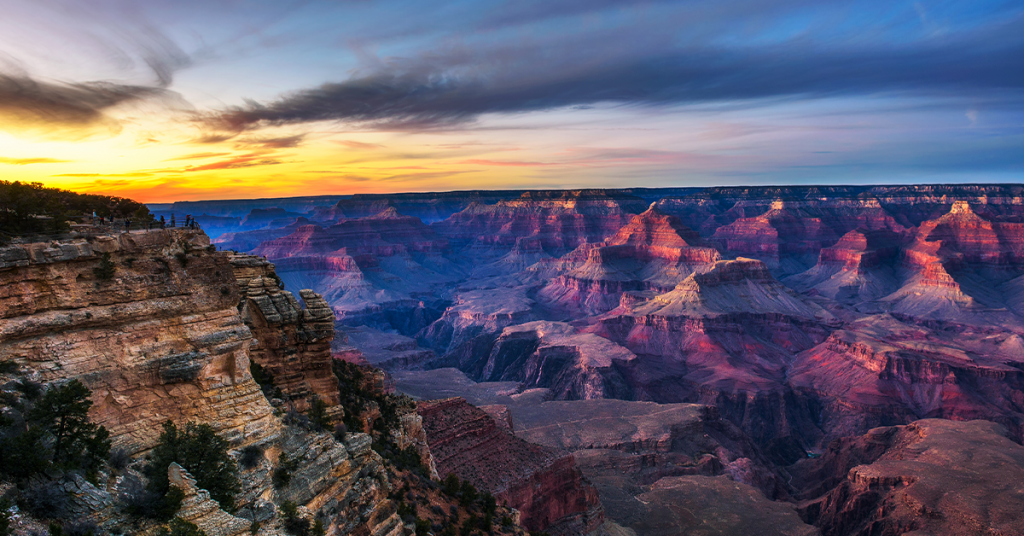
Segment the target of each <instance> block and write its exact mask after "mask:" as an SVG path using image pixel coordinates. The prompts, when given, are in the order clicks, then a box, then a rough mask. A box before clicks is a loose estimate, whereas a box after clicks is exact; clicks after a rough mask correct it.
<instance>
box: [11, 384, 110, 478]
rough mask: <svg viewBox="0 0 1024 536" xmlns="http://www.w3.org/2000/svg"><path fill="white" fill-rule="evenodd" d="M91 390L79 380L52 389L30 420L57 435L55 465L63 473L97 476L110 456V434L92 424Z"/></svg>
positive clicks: (54, 454) (54, 450)
mask: <svg viewBox="0 0 1024 536" xmlns="http://www.w3.org/2000/svg"><path fill="white" fill-rule="evenodd" d="M90 394H92V393H91V392H90V391H89V388H88V387H86V386H85V385H83V384H82V382H80V381H78V380H71V381H69V382H67V383H65V384H64V385H59V386H55V387H51V388H49V389H47V390H46V393H45V394H43V397H42V398H41V399H39V401H38V402H36V405H35V407H33V408H32V410H31V411H30V412H29V415H28V417H29V419H30V420H32V421H33V422H36V423H39V424H40V425H41V426H43V427H44V428H46V429H47V430H49V431H50V433H51V434H52V435H53V463H54V464H56V465H57V467H59V468H61V469H68V470H72V469H83V470H85V471H87V472H95V471H96V470H97V469H99V467H100V466H101V465H103V462H105V461H106V460H107V456H108V455H109V454H110V432H108V431H107V429H106V428H104V427H102V426H97V425H96V424H93V423H91V422H89V408H91V407H92V400H89V395H90Z"/></svg>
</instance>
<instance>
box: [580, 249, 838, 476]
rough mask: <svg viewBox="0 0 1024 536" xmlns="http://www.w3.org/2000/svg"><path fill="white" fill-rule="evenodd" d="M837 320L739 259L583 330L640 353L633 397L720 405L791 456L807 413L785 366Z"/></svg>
mask: <svg viewBox="0 0 1024 536" xmlns="http://www.w3.org/2000/svg"><path fill="white" fill-rule="evenodd" d="M836 322H837V320H836V319H835V318H834V317H833V316H832V315H831V314H829V313H828V312H827V311H825V310H824V309H822V308H820V307H818V306H817V305H814V304H812V303H809V302H806V301H803V300H801V299H800V298H798V297H797V296H796V295H795V293H793V292H792V291H790V290H788V289H786V288H785V287H783V286H782V285H781V284H780V283H778V282H777V281H775V279H774V278H772V276H771V274H770V273H769V272H768V269H767V267H766V266H765V264H764V263H763V262H761V261H756V260H751V259H739V260H735V261H719V262H717V263H715V265H714V266H713V267H712V268H711V269H710V270H709V271H707V272H702V273H700V272H699V273H694V274H692V275H690V276H689V277H688V278H687V279H686V280H684V281H683V282H682V283H680V284H679V285H677V286H676V288H675V289H674V290H672V291H671V292H668V293H665V294H662V295H659V296H656V297H654V298H652V299H650V300H647V301H644V302H640V303H639V304H637V305H635V306H632V307H622V308H619V309H616V310H614V311H611V312H609V313H607V314H605V315H603V316H601V317H600V319H599V321H598V323H597V324H596V325H594V326H592V327H591V328H589V330H591V331H593V332H594V333H596V334H597V335H601V336H603V337H606V338H609V339H611V340H612V341H615V342H617V343H619V344H621V345H623V346H625V347H626V348H628V349H629V350H631V351H632V352H633V353H635V354H636V355H638V356H642V359H639V360H637V364H636V366H635V368H634V369H633V370H631V371H630V376H631V378H632V380H631V384H632V385H633V389H634V392H635V394H634V396H636V397H637V398H640V397H641V396H642V397H643V398H647V399H651V400H657V401H660V402H700V403H705V404H712V405H717V406H718V407H719V409H720V410H721V411H722V414H723V416H725V417H727V418H728V419H730V420H731V421H733V422H734V423H736V424H738V425H739V426H740V427H741V428H743V429H744V430H745V431H746V432H748V433H749V434H750V435H751V436H752V437H754V438H755V439H756V440H757V441H759V442H762V444H768V443H770V442H771V441H779V440H783V439H784V438H789V439H785V440H784V441H783V444H782V445H781V446H780V447H779V448H780V449H782V452H785V456H786V457H790V456H792V455H793V453H794V452H795V451H794V450H793V447H792V445H793V442H794V441H795V442H796V443H800V442H801V440H798V439H795V438H796V437H798V436H799V435H800V432H801V431H802V430H803V429H804V428H805V427H807V423H806V422H804V420H803V419H807V418H809V417H808V415H806V414H802V413H801V412H802V411H804V410H803V409H802V408H800V407H791V402H789V401H787V400H786V398H787V396H788V394H787V388H786V386H785V380H786V369H787V367H788V364H789V363H790V361H791V360H792V358H793V354H794V353H796V352H799V351H801V350H805V349H808V348H811V347H813V346H814V345H816V344H818V343H820V342H821V341H822V340H824V339H825V338H826V337H827V335H828V333H829V331H831V329H832V327H833V326H835V324H836ZM769 450H773V449H769Z"/></svg>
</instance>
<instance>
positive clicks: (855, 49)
mask: <svg viewBox="0 0 1024 536" xmlns="http://www.w3.org/2000/svg"><path fill="white" fill-rule="evenodd" d="M577 37H578V36H577ZM603 38H604V37H603V36H602V35H599V34H595V35H593V36H588V37H587V39H585V40H582V41H580V40H576V41H572V40H570V39H568V38H567V39H565V40H563V41H561V42H557V41H556V42H551V41H549V42H545V43H539V44H535V45H533V46H528V45H517V46H492V47H488V48H484V49H482V50H474V49H471V48H470V47H463V48H452V49H449V50H444V51H441V52H435V53H433V54H429V55H423V56H420V57H417V58H409V59H391V60H389V61H387V62H383V63H382V66H379V67H378V68H377V69H376V70H375V71H374V72H371V73H369V74H365V75H363V76H360V77H356V78H352V79H349V80H347V81H344V82H338V83H327V84H323V85H321V86H319V87H316V88H312V89H306V90H301V91H297V92H293V93H291V94H287V95H284V96H283V97H282V98H280V99H279V100H276V101H273V102H270V103H266V104H257V103H249V104H248V105H247V106H244V107H235V108H231V109H228V110H225V111H222V112H220V113H217V114H214V115H211V116H208V117H205V118H203V122H205V123H206V124H207V126H210V127H213V128H214V129H216V130H217V131H220V132H235V133H237V132H242V131H245V130H248V129H252V128H258V127H261V126H269V125H285V124H294V123H305V122H313V121H325V120H328V121H329V120H337V121H345V122H353V123H368V124H369V125H370V126H373V127H377V128H404V129H425V128H445V127H449V126H452V125H456V124H459V123H463V122H466V121H470V120H473V119H475V118H476V117H478V116H479V115H481V114H485V113H515V112H529V111H536V110H545V109H553V108H560V107H566V106H581V105H591V104H595V103H601V102H609V103H617V104H626V105H674V104H692V103H708V102H736V101H758V100H763V99H813V98H822V97H831V96H842V95H871V94H879V93H887V92H900V93H909V94H917V95H928V96H956V97H991V96H992V95H1004V96H1005V95H1009V96H1010V97H1009V98H1010V99H1011V100H1017V101H1019V100H1022V99H1019V98H1017V97H1013V95H1014V94H1018V95H1019V92H1020V90H1021V89H1024V18H1022V17H1020V16H1018V17H1016V18H1012V19H1010V20H1009V21H1007V22H1002V23H998V24H997V25H990V26H988V27H984V28H978V29H975V30H973V31H967V32H962V33H959V34H955V35H952V36H944V37H941V38H934V39H920V40H916V41H915V40H908V42H904V43H895V44H894V43H886V44H871V43H870V42H865V41H856V40H844V41H841V42H837V43H831V42H829V41H827V40H825V41H822V40H812V39H809V38H794V39H790V40H785V41H782V42H780V43H777V44H772V45H765V46H752V45H748V46H743V47H732V48H726V47H723V46H711V45H700V46H687V47H680V46H678V45H674V44H672V40H671V39H670V38H669V37H667V36H665V35H657V34H656V35H654V36H648V37H643V36H634V35H629V34H621V33H620V34H618V36H617V38H616V39H615V40H614V42H611V43H607V42H602V39H603ZM634 41H635V43H636V46H630V45H629V43H632V42H634ZM652 50H655V51H660V52H653V53H652V52H651V51H652ZM1019 104H1020V102H1017V103H1016V105H1019Z"/></svg>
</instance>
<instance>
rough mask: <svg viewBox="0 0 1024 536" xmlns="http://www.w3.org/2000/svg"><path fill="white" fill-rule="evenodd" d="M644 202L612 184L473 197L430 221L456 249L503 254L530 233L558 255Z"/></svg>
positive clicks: (601, 234)
mask: <svg viewBox="0 0 1024 536" xmlns="http://www.w3.org/2000/svg"><path fill="white" fill-rule="evenodd" d="M644 208H646V204H645V203H644V201H643V200H642V199H640V198H638V197H634V196H631V195H626V194H622V193H618V192H615V191H610V190H576V191H539V192H525V193H523V194H522V196H521V197H519V198H518V199H513V200H508V201H499V202H497V203H495V204H493V205H483V204H479V203H474V204H472V205H470V206H468V207H466V209H465V210H462V211H461V212H458V213H456V214H452V215H451V217H449V218H447V219H446V220H444V221H440V222H437V223H434V224H433V225H431V227H433V228H434V229H436V230H437V232H438V233H439V234H441V235H442V236H445V237H446V238H448V239H449V241H450V242H451V244H452V246H453V247H455V248H456V249H465V248H469V249H470V250H472V251H474V252H476V253H477V254H479V255H484V256H500V255H504V254H505V253H507V252H508V251H509V250H511V249H512V248H513V247H514V246H515V245H516V241H517V240H518V239H519V238H521V237H531V238H535V239H537V240H539V243H540V247H541V248H542V249H543V250H544V251H545V252H547V253H548V254H550V255H554V256H558V255H562V254H564V253H566V252H568V251H570V250H572V249H574V248H576V247H579V246H580V245H581V244H584V243H588V242H600V241H601V240H604V239H605V238H606V237H608V236H610V235H612V234H614V233H615V232H616V231H618V230H619V228H621V227H622V226H623V225H625V224H626V223H628V222H629V220H630V219H631V217H632V215H633V214H637V213H639V212H642V211H643V210H644Z"/></svg>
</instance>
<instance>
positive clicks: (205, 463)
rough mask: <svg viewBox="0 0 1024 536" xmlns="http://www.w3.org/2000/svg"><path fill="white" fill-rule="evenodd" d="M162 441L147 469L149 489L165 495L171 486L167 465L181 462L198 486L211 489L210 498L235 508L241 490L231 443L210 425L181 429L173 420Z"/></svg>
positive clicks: (226, 508) (168, 422)
mask: <svg viewBox="0 0 1024 536" xmlns="http://www.w3.org/2000/svg"><path fill="white" fill-rule="evenodd" d="M163 426H164V431H163V433H162V434H160V441H159V443H158V444H157V446H156V447H155V448H154V449H153V451H152V453H151V454H150V456H149V462H148V463H147V464H146V466H145V468H144V473H145V475H146V478H147V479H148V480H149V488H150V489H151V490H152V491H154V492H157V493H159V494H161V495H166V494H167V492H168V491H169V490H170V489H171V486H170V482H169V481H168V479H167V467H168V466H169V465H170V464H171V462H177V463H178V465H180V466H181V467H182V468H184V469H185V470H186V471H188V472H189V473H190V474H191V475H192V476H193V477H194V478H195V479H196V486H198V487H199V488H201V489H205V490H206V491H208V492H210V498H211V499H213V500H215V501H217V502H218V503H220V506H221V508H223V509H224V510H226V511H228V512H232V511H234V509H235V495H236V494H237V493H238V492H239V490H240V489H241V485H240V484H239V482H238V467H237V466H236V465H235V460H234V459H232V458H231V456H230V455H229V454H228V446H229V445H228V442H227V441H225V440H224V438H222V437H220V436H218V435H217V433H216V432H214V430H213V428H212V427H211V426H210V425H208V424H196V423H192V422H190V423H186V424H185V426H184V428H183V429H181V430H179V429H178V428H177V427H176V426H174V424H173V423H172V422H171V421H167V422H165V423H164V425H163Z"/></svg>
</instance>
